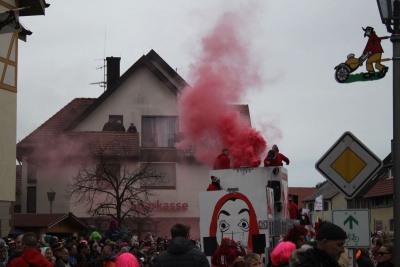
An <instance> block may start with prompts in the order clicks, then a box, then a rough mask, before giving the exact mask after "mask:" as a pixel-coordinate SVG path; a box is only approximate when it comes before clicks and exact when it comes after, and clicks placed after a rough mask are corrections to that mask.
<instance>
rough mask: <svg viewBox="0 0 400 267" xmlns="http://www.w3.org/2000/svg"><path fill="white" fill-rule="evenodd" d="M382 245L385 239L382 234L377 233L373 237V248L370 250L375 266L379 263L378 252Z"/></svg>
mask: <svg viewBox="0 0 400 267" xmlns="http://www.w3.org/2000/svg"><path fill="white" fill-rule="evenodd" d="M382 245H383V239H382V237H381V236H379V235H375V236H374V237H372V240H371V248H370V250H369V251H370V255H371V260H372V263H373V264H374V266H376V265H378V258H379V255H378V252H379V249H380V247H381V246H382Z"/></svg>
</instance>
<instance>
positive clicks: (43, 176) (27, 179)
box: [15, 50, 250, 238]
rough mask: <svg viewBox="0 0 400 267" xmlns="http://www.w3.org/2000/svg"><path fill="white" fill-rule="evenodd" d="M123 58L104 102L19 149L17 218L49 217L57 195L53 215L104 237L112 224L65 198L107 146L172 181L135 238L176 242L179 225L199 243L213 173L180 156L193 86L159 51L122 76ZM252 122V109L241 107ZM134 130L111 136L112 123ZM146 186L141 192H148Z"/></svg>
mask: <svg viewBox="0 0 400 267" xmlns="http://www.w3.org/2000/svg"><path fill="white" fill-rule="evenodd" d="M119 62H120V58H114V57H108V58H107V89H106V90H105V92H104V93H103V94H102V95H101V96H99V97H98V98H96V99H92V98H91V99H82V98H80V99H74V100H72V101H71V102H70V103H69V104H67V105H66V106H65V107H64V108H62V109H61V110H60V111H59V112H57V113H56V114H54V115H53V116H52V117H51V118H50V119H49V120H48V121H46V122H45V123H43V124H42V125H41V126H40V127H39V128H37V129H36V130H35V131H34V132H32V133H31V134H29V135H28V136H27V137H26V138H24V139H23V140H22V141H21V142H19V143H18V144H17V159H18V160H19V161H20V162H22V171H21V192H22V193H21V201H20V202H16V206H15V211H20V212H21V213H38V214H45V213H49V211H50V206H49V205H50V203H49V200H48V196H47V192H51V191H54V192H56V197H55V200H54V202H53V203H52V212H54V213H68V212H72V213H73V214H74V215H76V216H77V217H79V218H86V219H87V221H88V224H92V225H94V226H95V227H96V228H98V229H101V230H104V229H106V228H107V227H108V223H109V220H110V219H109V218H108V219H104V218H102V219H99V218H87V217H88V216H89V215H88V214H87V213H86V206H85V205H74V204H73V201H74V199H68V198H66V197H65V195H66V189H67V188H68V185H69V184H71V182H72V178H73V177H74V176H76V175H77V172H78V170H79V168H80V167H81V165H82V162H84V161H87V160H88V159H89V157H88V153H86V152H84V151H85V149H86V148H96V147H101V146H107V148H108V152H107V153H108V154H107V156H108V157H109V158H110V159H112V160H113V161H114V163H115V164H116V165H118V166H119V167H118V168H120V169H121V170H122V167H123V166H122V164H123V165H124V166H126V167H128V168H129V169H134V168H136V167H138V166H140V164H146V163H148V162H150V163H151V164H152V165H154V166H156V168H158V169H160V170H161V171H162V172H163V173H164V174H165V181H164V183H163V184H159V185H157V186H154V187H152V188H149V189H151V190H154V191H155V192H156V193H157V196H156V197H154V198H153V201H154V202H155V205H154V211H153V216H152V219H153V220H152V221H153V222H152V223H151V224H150V223H146V221H145V222H132V223H131V224H130V225H129V226H130V227H131V228H132V231H133V233H135V234H138V235H140V234H141V233H144V232H146V231H151V232H152V233H153V234H154V235H156V236H169V235H170V233H169V230H170V227H171V226H172V225H173V224H174V223H176V222H177V221H178V220H179V221H181V222H183V223H187V224H189V225H191V226H192V231H191V236H192V237H193V238H199V237H200V232H199V199H198V193H199V192H200V191H205V190H206V188H207V186H208V184H209V183H210V177H209V170H210V169H209V168H207V167H206V166H204V165H202V164H200V163H198V162H196V161H195V160H194V157H193V154H192V152H193V151H192V150H190V149H187V150H186V149H181V150H178V149H177V148H176V147H175V144H176V143H177V142H178V141H179V138H181V134H180V132H179V113H178V96H179V94H180V92H181V91H182V90H184V88H185V87H186V86H187V83H186V82H185V81H184V80H183V79H182V78H181V77H180V76H179V75H178V74H177V73H176V72H175V71H174V70H173V69H172V68H171V67H170V66H169V65H168V64H167V63H166V62H165V61H164V60H163V59H162V58H161V57H160V56H159V55H158V54H157V53H156V52H154V51H153V50H151V51H150V52H149V53H148V54H146V55H144V56H142V57H141V58H140V59H139V60H138V61H137V62H136V63H134V64H133V65H132V66H131V67H130V68H129V69H128V70H127V71H126V72H125V73H124V74H123V75H122V76H120V73H119ZM233 108H235V109H236V110H238V111H239V113H240V114H241V115H242V116H243V117H244V118H246V119H247V121H250V117H249V109H248V106H247V105H235V106H233ZM117 121H120V123H121V124H122V125H124V128H125V129H128V127H129V125H130V124H131V123H134V125H135V126H136V129H137V131H136V132H127V131H103V129H104V127H108V126H106V123H107V122H117ZM140 186H141V185H139V187H140Z"/></svg>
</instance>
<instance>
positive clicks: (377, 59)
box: [361, 26, 389, 79]
mask: <svg viewBox="0 0 400 267" xmlns="http://www.w3.org/2000/svg"><path fill="white" fill-rule="evenodd" d="M362 29H363V31H364V38H365V37H367V36H368V42H367V44H366V46H365V48H364V51H363V54H362V55H361V58H362V57H365V56H368V59H367V62H366V64H365V67H366V68H367V71H368V73H365V74H364V75H363V78H364V79H371V78H374V77H375V69H374V66H373V65H372V64H373V63H375V68H376V69H377V70H379V74H378V77H379V78H383V77H385V75H386V73H387V72H388V70H389V68H388V67H386V66H384V65H382V64H381V58H382V53H383V48H382V46H381V40H382V39H388V38H389V36H384V37H378V36H377V35H376V33H375V31H374V28H372V27H370V26H368V27H366V28H365V29H364V28H362ZM361 64H362V63H361Z"/></svg>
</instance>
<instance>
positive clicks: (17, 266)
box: [8, 248, 53, 267]
mask: <svg viewBox="0 0 400 267" xmlns="http://www.w3.org/2000/svg"><path fill="white" fill-rule="evenodd" d="M8 266H9V267H53V264H52V263H51V262H50V261H49V260H47V259H46V258H45V257H44V256H43V255H42V253H40V251H39V250H37V249H34V248H28V249H25V251H24V253H23V254H22V255H21V257H18V258H15V259H14V260H12V261H11V262H10V264H9V265H8Z"/></svg>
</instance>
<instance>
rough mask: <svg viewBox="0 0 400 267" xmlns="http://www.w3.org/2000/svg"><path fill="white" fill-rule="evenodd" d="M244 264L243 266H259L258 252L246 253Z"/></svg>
mask: <svg viewBox="0 0 400 267" xmlns="http://www.w3.org/2000/svg"><path fill="white" fill-rule="evenodd" d="M243 261H244V266H245V267H261V266H262V264H261V258H260V256H259V255H258V254H255V253H249V254H247V255H246V256H245V257H244V259H243Z"/></svg>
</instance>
